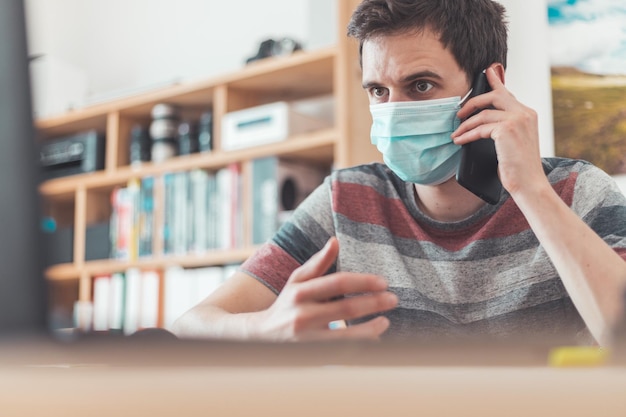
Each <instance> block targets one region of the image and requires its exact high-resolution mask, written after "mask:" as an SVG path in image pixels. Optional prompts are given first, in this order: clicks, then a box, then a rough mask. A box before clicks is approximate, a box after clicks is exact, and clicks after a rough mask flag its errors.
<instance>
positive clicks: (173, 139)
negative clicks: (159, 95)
mask: <svg viewBox="0 0 626 417" xmlns="http://www.w3.org/2000/svg"><path fill="white" fill-rule="evenodd" d="M178 123H179V111H178V108H177V107H176V106H173V105H170V104H166V103H159V104H156V105H155V106H154V107H153V108H152V123H151V124H150V136H151V138H152V152H151V159H152V162H155V163H158V162H163V161H164V160H166V159H169V158H171V157H173V156H176V155H178V139H177V138H178Z"/></svg>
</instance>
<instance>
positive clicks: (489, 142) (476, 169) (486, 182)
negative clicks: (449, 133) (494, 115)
mask: <svg viewBox="0 0 626 417" xmlns="http://www.w3.org/2000/svg"><path fill="white" fill-rule="evenodd" d="M488 91H491V87H489V82H488V81H487V75H486V74H485V71H484V70H483V71H481V72H479V73H478V74H476V76H475V77H474V81H473V83H472V92H471V93H470V95H469V97H468V99H469V98H472V97H476V96H477V95H479V94H483V93H486V92H488ZM478 112H480V110H478V111H476V112H474V113H473V114H472V115H471V116H473V115H475V114H477V113H478ZM471 116H470V117H471ZM456 180H457V182H458V183H459V184H461V185H462V186H463V187H465V188H467V189H468V190H470V191H471V192H472V193H474V194H476V195H477V196H478V197H480V198H482V199H483V200H484V201H486V202H487V203H489V204H496V203H497V202H498V201H500V194H501V193H502V183H501V182H500V178H499V177H498V157H497V155H496V146H495V143H494V141H493V139H491V138H485V139H478V140H476V141H474V142H471V143H466V144H465V145H463V146H461V163H460V164H459V168H458V170H457V172H456Z"/></svg>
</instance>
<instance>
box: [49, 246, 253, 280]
mask: <svg viewBox="0 0 626 417" xmlns="http://www.w3.org/2000/svg"><path fill="white" fill-rule="evenodd" d="M256 249H257V247H256V246H250V247H246V248H239V249H232V250H211V251H208V252H206V253H198V254H191V255H184V256H180V255H179V256H176V255H171V256H159V257H151V258H148V259H139V260H136V261H120V260H116V259H108V260H101V261H88V262H85V263H84V264H83V265H82V266H78V265H76V264H74V263H66V264H59V265H54V266H52V267H50V268H48V270H47V272H46V278H47V279H48V280H50V281H74V280H78V279H79V278H80V276H81V274H84V273H86V274H87V275H89V276H95V275H98V274H111V273H114V272H124V271H126V270H127V269H129V268H139V269H158V270H162V269H165V268H167V267H170V266H180V267H182V268H197V267H202V266H211V265H223V264H231V263H239V262H243V261H244V260H246V259H247V258H248V257H249V256H250V255H252V254H253V253H254V251H255V250H256Z"/></svg>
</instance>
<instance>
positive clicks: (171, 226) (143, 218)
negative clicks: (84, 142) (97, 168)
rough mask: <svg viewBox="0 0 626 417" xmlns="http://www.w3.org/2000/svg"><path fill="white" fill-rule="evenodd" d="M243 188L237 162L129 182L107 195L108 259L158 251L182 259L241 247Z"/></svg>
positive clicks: (145, 255) (150, 254)
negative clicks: (109, 216)
mask: <svg viewBox="0 0 626 417" xmlns="http://www.w3.org/2000/svg"><path fill="white" fill-rule="evenodd" d="M241 184H242V180H241V171H240V167H239V165H238V164H231V165H229V166H227V167H225V168H222V169H219V170H217V171H215V172H211V171H206V170H202V169H195V170H192V171H182V172H171V173H166V174H163V175H160V176H147V177H143V178H141V179H135V178H134V179H131V180H130V181H129V183H128V185H127V186H126V187H119V188H116V189H115V190H113V192H112V195H111V204H112V214H111V227H110V230H111V257H112V258H114V259H121V260H136V259H137V258H141V257H148V256H152V255H154V254H155V252H156V251H158V252H159V253H163V254H165V255H170V254H173V255H186V254H189V253H203V252H206V251H207V250H212V249H232V248H236V247H239V246H241V245H242V240H243V238H242V235H243V233H242V210H241ZM155 245H156V246H155ZM155 248H158V249H155Z"/></svg>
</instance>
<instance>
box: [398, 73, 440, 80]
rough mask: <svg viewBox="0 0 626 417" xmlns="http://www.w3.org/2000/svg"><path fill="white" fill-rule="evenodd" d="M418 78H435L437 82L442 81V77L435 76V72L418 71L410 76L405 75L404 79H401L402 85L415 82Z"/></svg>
mask: <svg viewBox="0 0 626 417" xmlns="http://www.w3.org/2000/svg"><path fill="white" fill-rule="evenodd" d="M420 78H435V79H437V80H442V79H443V77H442V76H441V75H439V74H437V73H436V72H432V71H419V72H416V73H413V74H410V75H407V76H406V77H404V78H403V79H402V82H403V83H408V82H411V81H415V80H418V79H420Z"/></svg>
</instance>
